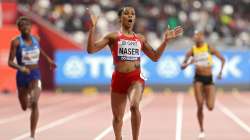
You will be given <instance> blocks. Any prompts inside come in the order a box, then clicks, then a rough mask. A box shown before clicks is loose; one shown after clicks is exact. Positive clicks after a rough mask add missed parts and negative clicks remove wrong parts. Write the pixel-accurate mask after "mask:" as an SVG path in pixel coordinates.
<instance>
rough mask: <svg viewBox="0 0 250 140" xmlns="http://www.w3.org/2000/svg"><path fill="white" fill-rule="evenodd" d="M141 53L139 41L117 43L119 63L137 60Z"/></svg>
mask: <svg viewBox="0 0 250 140" xmlns="http://www.w3.org/2000/svg"><path fill="white" fill-rule="evenodd" d="M140 52H141V43H140V41H131V40H120V41H118V55H117V56H118V58H119V60H121V61H134V60H139V58H140Z"/></svg>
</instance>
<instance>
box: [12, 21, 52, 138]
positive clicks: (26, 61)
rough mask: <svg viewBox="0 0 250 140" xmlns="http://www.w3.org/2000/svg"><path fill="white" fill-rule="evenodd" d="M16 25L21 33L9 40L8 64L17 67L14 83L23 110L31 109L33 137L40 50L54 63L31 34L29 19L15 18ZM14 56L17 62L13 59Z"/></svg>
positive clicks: (36, 109)
mask: <svg viewBox="0 0 250 140" xmlns="http://www.w3.org/2000/svg"><path fill="white" fill-rule="evenodd" d="M17 27H18V29H19V31H20V33H21V34H20V35H19V36H17V37H15V39H14V40H12V42H11V49H10V54H9V61H8V65H9V66H10V67H12V68H14V69H17V74H16V84H17V89H18V99H19V101H20V104H21V107H22V109H23V110H24V111H25V110H26V109H27V108H30V109H31V116H30V129H31V136H30V137H31V139H34V137H35V130H36V126H37V122H38V117H39V111H38V99H39V96H40V91H41V81H40V78H41V75H40V70H39V66H38V61H39V57H40V52H41V54H42V55H43V56H44V57H45V58H46V60H47V61H48V63H49V64H50V66H51V67H55V66H56V65H55V63H54V62H53V61H52V60H51V59H50V58H49V57H48V56H47V54H46V53H45V52H44V51H43V50H42V49H41V48H40V45H39V39H37V38H36V37H34V36H33V35H31V33H30V32H31V21H30V19H28V18H27V17H20V18H19V19H18V20H17ZM15 58H16V60H17V63H15V61H14V59H15Z"/></svg>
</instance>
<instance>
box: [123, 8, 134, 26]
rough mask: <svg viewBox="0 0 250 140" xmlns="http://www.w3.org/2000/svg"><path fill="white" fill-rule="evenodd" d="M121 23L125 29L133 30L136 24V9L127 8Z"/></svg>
mask: <svg viewBox="0 0 250 140" xmlns="http://www.w3.org/2000/svg"><path fill="white" fill-rule="evenodd" d="M121 23H122V26H123V27H126V28H133V27H134V23H135V9H134V8H132V7H126V8H124V9H123V11H122V15H121Z"/></svg>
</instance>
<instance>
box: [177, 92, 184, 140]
mask: <svg viewBox="0 0 250 140" xmlns="http://www.w3.org/2000/svg"><path fill="white" fill-rule="evenodd" d="M183 100H184V96H183V94H182V93H179V94H178V95H177V108H176V134H175V139H176V140H181V130H182V121H183Z"/></svg>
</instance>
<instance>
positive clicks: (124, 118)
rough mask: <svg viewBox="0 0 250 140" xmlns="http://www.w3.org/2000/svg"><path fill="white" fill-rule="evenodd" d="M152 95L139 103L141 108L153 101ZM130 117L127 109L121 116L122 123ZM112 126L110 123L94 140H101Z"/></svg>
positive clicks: (110, 130)
mask: <svg viewBox="0 0 250 140" xmlns="http://www.w3.org/2000/svg"><path fill="white" fill-rule="evenodd" d="M153 98H154V97H153V96H150V97H148V98H146V99H145V100H143V101H142V103H141V109H143V108H144V107H145V106H147V105H148V104H149V103H151V102H152V101H153ZM130 117H131V114H130V111H127V112H126V113H125V115H124V117H123V123H125V122H127V121H128V120H129V119H130ZM112 130H113V127H112V125H110V126H109V127H107V128H106V129H104V130H103V131H102V132H101V133H100V134H98V135H97V136H96V137H95V138H94V140H102V139H103V138H104V137H105V136H106V135H108V134H109V133H110V132H112Z"/></svg>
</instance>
